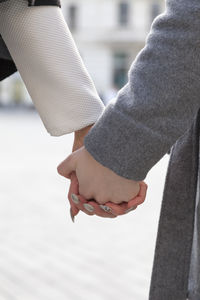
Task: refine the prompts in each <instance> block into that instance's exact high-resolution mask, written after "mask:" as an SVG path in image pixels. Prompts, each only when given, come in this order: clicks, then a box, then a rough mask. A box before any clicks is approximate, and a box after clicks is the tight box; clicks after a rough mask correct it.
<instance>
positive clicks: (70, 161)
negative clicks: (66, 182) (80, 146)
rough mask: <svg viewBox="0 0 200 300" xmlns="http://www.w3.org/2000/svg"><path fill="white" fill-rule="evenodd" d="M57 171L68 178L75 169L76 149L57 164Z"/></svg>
mask: <svg viewBox="0 0 200 300" xmlns="http://www.w3.org/2000/svg"><path fill="white" fill-rule="evenodd" d="M57 171H58V173H59V174H60V175H61V176H63V177H66V178H68V179H69V178H70V176H71V173H72V172H74V171H76V151H75V152H73V153H72V154H71V155H69V156H68V157H67V158H66V159H65V160H63V162H61V163H60V164H59V166H58V167H57Z"/></svg>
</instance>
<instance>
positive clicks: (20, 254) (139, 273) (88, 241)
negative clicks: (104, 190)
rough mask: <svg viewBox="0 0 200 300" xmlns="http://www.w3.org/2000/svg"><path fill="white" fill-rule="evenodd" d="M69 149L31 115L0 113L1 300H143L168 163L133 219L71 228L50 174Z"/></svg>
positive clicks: (59, 183)
mask: <svg viewBox="0 0 200 300" xmlns="http://www.w3.org/2000/svg"><path fill="white" fill-rule="evenodd" d="M72 142H73V135H72V134H71V135H67V136H62V137H51V136H50V135H49V134H48V133H47V132H46V130H45V128H44V126H43V124H42V122H41V121H40V119H39V117H38V115H37V114H36V113H34V112H23V111H19V112H14V111H13V112H9V111H0V300H121V299H123V300H148V289H149V284H150V276H151V269H152V263H153V253H154V247H155V241H156V233H157V225H158V219H159V211H160V205H161V200H162V193H163V186H164V181H165V175H166V169H167V164H168V160H169V157H168V155H166V156H165V157H164V158H163V159H162V160H160V161H159V162H158V164H157V165H156V166H155V167H154V168H153V169H152V170H151V171H150V172H149V173H148V176H147V178H146V183H147V184H148V186H149V188H148V195H147V199H146V201H145V203H144V204H143V205H142V206H140V207H139V208H138V209H137V210H136V211H133V212H131V213H129V214H127V215H125V216H121V217H119V218H116V219H114V220H113V219H101V218H99V217H96V216H92V217H89V216H87V215H84V214H83V213H80V214H79V215H78V217H77V219H76V222H75V224H73V223H72V221H71V219H70V215H69V204H68V200H67V189H68V186H69V183H68V181H67V180H65V179H64V178H61V177H60V176H59V175H58V174H57V172H56V167H57V165H58V163H59V162H60V161H61V160H63V159H64V158H65V157H66V156H67V155H68V154H69V153H70V151H71V147H72Z"/></svg>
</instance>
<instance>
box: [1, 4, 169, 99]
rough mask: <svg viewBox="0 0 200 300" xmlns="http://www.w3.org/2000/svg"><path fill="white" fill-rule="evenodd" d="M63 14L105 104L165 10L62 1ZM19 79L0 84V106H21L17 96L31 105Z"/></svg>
mask: <svg viewBox="0 0 200 300" xmlns="http://www.w3.org/2000/svg"><path fill="white" fill-rule="evenodd" d="M62 10H63V14H64V16H65V19H66V21H67V23H68V25H69V28H70V30H71V32H72V34H73V37H74V39H75V41H76V44H77V46H78V49H79V51H80V53H81V56H82V58H83V60H84V62H85V65H86V67H87V69H88V71H89V73H90V75H91V76H92V78H93V80H94V82H95V85H96V88H97V90H98V92H99V94H100V95H101V96H102V97H103V98H104V99H105V101H106V102H107V101H108V100H109V99H111V98H113V97H114V96H115V94H116V91H117V90H118V89H120V88H121V87H122V86H123V85H124V84H125V83H126V82H127V72H128V69H129V68H130V65H131V63H132V61H133V60H134V59H135V57H136V55H137V53H138V52H139V50H140V49H141V48H143V46H144V41H145V38H146V36H147V34H148V32H149V29H150V26H151V24H152V21H153V20H154V18H155V17H156V16H157V15H159V14H160V13H161V12H162V11H163V10H164V0H84V1H83V0H62ZM18 78H19V75H17V76H16V75H14V76H12V77H11V78H10V79H6V80H5V81H4V82H3V83H1V84H0V103H1V102H10V101H13V100H14V101H15V100H16V101H17V102H20V100H19V95H20V97H21V99H22V101H23V102H24V101H25V102H26V103H30V99H28V98H29V97H28V93H27V92H26V90H25V88H24V86H23V85H22V83H21V89H22V91H21V89H20V84H19V80H18ZM16 84H17V88H14V87H13V85H16ZM11 86H12V88H10V87H11ZM13 90H14V91H15V90H16V94H15V93H14V94H13ZM7 91H12V92H9V93H8V92H7ZM15 97H16V99H15Z"/></svg>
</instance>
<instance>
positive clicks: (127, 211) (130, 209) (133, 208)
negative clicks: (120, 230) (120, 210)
mask: <svg viewBox="0 0 200 300" xmlns="http://www.w3.org/2000/svg"><path fill="white" fill-rule="evenodd" d="M132 210H135V207H131V208H129V209H127V210H126V211H125V213H126V214H127V213H129V212H130V211H132Z"/></svg>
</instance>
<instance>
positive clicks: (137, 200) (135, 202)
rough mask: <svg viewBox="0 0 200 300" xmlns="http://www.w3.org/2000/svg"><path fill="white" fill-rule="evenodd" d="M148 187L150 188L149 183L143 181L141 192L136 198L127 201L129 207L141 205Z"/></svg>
mask: <svg viewBox="0 0 200 300" xmlns="http://www.w3.org/2000/svg"><path fill="white" fill-rule="evenodd" d="M147 188H148V186H147V184H146V183H145V182H143V181H141V182H140V191H139V194H138V195H137V196H136V197H135V198H133V199H131V200H130V201H129V202H127V204H128V209H129V208H131V207H133V206H137V205H140V204H142V203H143V202H144V200H145V198H146V193H147Z"/></svg>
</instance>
